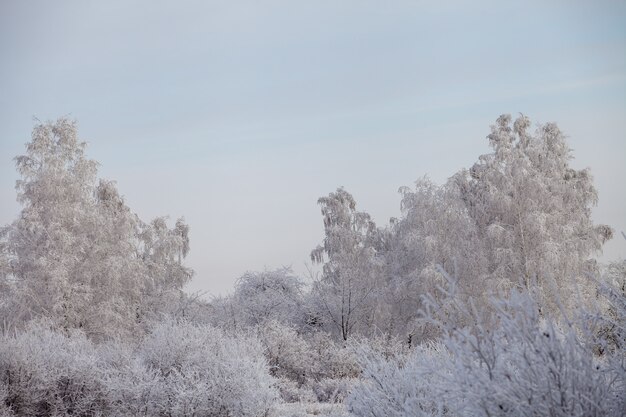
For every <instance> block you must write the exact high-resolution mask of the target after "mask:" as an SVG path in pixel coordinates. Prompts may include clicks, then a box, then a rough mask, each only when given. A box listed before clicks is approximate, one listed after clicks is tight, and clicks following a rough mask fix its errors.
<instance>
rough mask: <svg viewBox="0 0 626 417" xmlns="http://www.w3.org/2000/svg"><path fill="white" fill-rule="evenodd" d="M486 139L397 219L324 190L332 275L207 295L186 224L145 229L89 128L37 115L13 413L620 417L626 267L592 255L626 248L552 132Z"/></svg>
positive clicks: (10, 328)
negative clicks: (618, 245)
mask: <svg viewBox="0 0 626 417" xmlns="http://www.w3.org/2000/svg"><path fill="white" fill-rule="evenodd" d="M485 133H488V136H487V138H486V141H488V143H489V146H490V149H491V151H490V153H487V154H484V155H476V162H475V163H474V164H473V166H471V167H470V168H469V169H462V170H460V171H458V172H456V173H454V172H450V173H449V179H448V180H447V181H446V182H445V183H443V184H436V183H433V182H432V181H430V180H429V179H428V177H423V178H421V179H419V180H417V181H416V182H415V185H414V186H413V187H403V188H401V189H400V198H399V204H400V206H401V213H402V214H401V216H400V217H399V218H394V219H392V220H391V221H390V222H389V224H384V225H376V224H375V223H374V222H373V220H372V219H371V217H370V216H369V215H368V213H367V212H365V211H362V209H361V207H359V206H358V205H357V202H356V201H355V199H354V198H353V196H352V195H351V194H350V192H349V191H348V190H346V189H344V188H337V189H336V190H334V191H333V190H329V191H331V192H329V193H328V195H324V196H321V197H320V198H319V200H318V204H319V208H320V209H321V218H320V227H323V231H324V238H323V241H321V242H319V245H318V246H316V247H314V248H311V249H312V250H311V253H310V259H311V261H312V263H313V264H315V265H319V266H320V267H321V272H320V273H314V272H313V271H312V272H311V274H310V276H298V275H296V274H295V273H294V272H293V271H292V270H290V269H289V268H278V269H266V270H262V271H254V272H247V273H245V274H244V275H242V276H241V277H240V278H239V279H238V281H237V284H236V287H235V288H234V290H233V292H232V293H231V294H230V295H228V296H221V297H215V298H211V299H205V298H203V297H200V296H198V295H197V294H189V293H187V292H185V290H184V286H185V284H186V283H188V282H189V281H190V280H192V279H193V276H194V271H193V270H191V269H190V268H189V267H188V266H186V265H185V257H186V256H187V254H188V253H189V251H190V250H193V249H192V248H193V242H190V239H189V232H190V226H191V227H193V225H187V224H186V223H185V221H184V220H183V219H179V220H177V221H176V222H172V221H170V220H168V218H167V217H159V218H156V219H152V220H148V219H141V218H139V217H138V215H137V214H135V213H134V212H133V209H132V208H131V207H128V206H127V204H126V202H125V200H124V198H123V197H122V196H121V195H120V193H119V192H118V190H117V188H116V182H114V181H112V180H109V179H103V178H99V176H98V162H96V161H94V160H91V159H90V158H89V149H88V148H87V146H86V144H85V143H84V142H83V141H82V140H81V135H80V132H79V129H78V125H77V123H76V122H74V121H72V120H70V119H67V118H60V119H58V120H56V121H54V122H42V123H37V124H36V125H35V127H34V129H33V132H32V138H31V139H30V141H29V142H28V143H27V144H26V148H25V150H24V153H23V154H22V155H19V156H16V157H15V164H16V167H17V171H18V173H19V177H20V179H19V181H18V182H17V185H16V190H17V199H18V201H19V202H20V204H21V207H22V209H21V212H20V213H19V215H18V217H17V218H16V219H15V220H14V221H13V222H12V223H10V224H8V225H6V226H4V227H2V229H0V317H1V319H2V322H1V323H0V324H1V335H0V415H1V416H3V417H9V416H16V417H17V416H20V417H21V416H181V417H182V416H189V417H190V416H232V417H240V416H241V417H243V416H258V417H260V416H267V417H269V416H307V415H327V416H344V417H347V416H362V417H383V416H510V415H513V416H620V415H624V414H625V412H626V394H625V393H626V261H621V262H614V263H610V264H602V263H600V262H598V261H597V260H596V258H597V256H598V255H599V254H600V253H601V251H602V247H603V244H604V243H605V242H606V241H608V240H609V239H622V238H626V236H621V235H620V232H619V231H614V230H612V229H611V228H610V227H608V226H605V225H601V224H594V223H593V222H592V219H591V210H592V208H593V207H594V205H595V204H596V203H597V201H598V194H597V192H596V189H595V188H594V183H593V177H592V173H591V172H590V171H589V170H587V169H584V170H575V169H573V168H571V167H570V161H571V159H572V158H573V153H572V151H571V150H570V148H569V146H568V143H567V141H566V139H565V135H564V133H563V132H561V131H560V130H559V128H558V127H557V125H556V124H553V123H547V124H540V125H535V124H533V123H531V121H530V120H529V118H527V117H526V116H523V115H520V116H519V117H517V118H512V117H511V116H509V115H502V116H500V117H498V118H497V120H496V121H495V122H494V124H493V125H492V126H491V127H490V129H489V127H487V126H486V129H485ZM101 162H104V161H101ZM407 180H408V181H410V179H407ZM251 210H252V209H251Z"/></svg>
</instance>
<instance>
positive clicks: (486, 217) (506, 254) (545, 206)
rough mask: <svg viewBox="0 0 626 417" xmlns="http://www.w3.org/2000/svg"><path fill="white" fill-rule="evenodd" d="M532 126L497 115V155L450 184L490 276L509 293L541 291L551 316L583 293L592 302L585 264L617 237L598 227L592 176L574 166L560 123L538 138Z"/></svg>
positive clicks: (547, 127)
mask: <svg viewBox="0 0 626 417" xmlns="http://www.w3.org/2000/svg"><path fill="white" fill-rule="evenodd" d="M529 127H530V121H529V120H528V118H527V117H525V116H520V117H519V118H517V119H516V120H515V122H514V123H513V125H512V126H511V117H510V116H509V115H503V116H500V118H498V120H497V122H496V124H495V125H494V126H492V129H491V134H490V135H489V136H488V138H489V143H490V145H491V147H492V148H493V153H490V154H486V155H482V156H481V157H480V158H479V162H477V163H476V164H474V166H473V167H472V168H471V169H470V170H468V171H461V172H460V173H458V174H457V175H455V177H454V178H453V179H452V181H453V182H454V184H455V185H456V186H457V187H458V189H459V192H460V194H461V198H462V200H463V202H464V204H465V206H466V207H467V210H468V212H469V215H470V216H471V218H472V219H473V220H474V222H475V224H476V227H477V228H478V233H479V235H480V238H481V240H482V242H483V244H484V247H485V250H486V252H485V256H487V258H488V268H489V270H488V272H489V274H490V275H491V277H493V279H495V280H496V281H497V282H499V283H500V285H502V286H504V287H507V288H510V287H517V288H522V287H523V288H531V287H533V286H535V285H537V286H538V287H539V288H541V295H542V297H543V298H544V302H543V304H544V305H545V306H547V307H550V308H553V309H554V308H555V305H554V300H555V298H556V297H559V298H560V299H562V300H564V302H566V303H567V304H568V305H569V306H570V307H571V306H573V305H574V303H576V302H578V301H579V298H578V295H579V294H581V295H582V296H583V298H585V297H586V298H589V297H592V296H593V294H594V290H593V289H591V288H589V286H588V285H586V284H587V283H588V282H589V280H587V279H586V278H584V277H583V276H584V274H585V273H588V272H593V273H596V272H597V271H596V270H595V269H594V267H593V263H590V262H588V260H589V258H590V256H592V255H594V254H596V253H597V252H598V251H600V250H601V248H602V244H603V243H604V242H605V241H606V240H608V239H610V238H611V237H612V230H611V229H610V228H609V227H607V226H602V225H600V226H596V225H594V224H593V221H592V219H591V208H592V207H593V206H594V205H595V204H596V203H597V192H596V189H595V187H594V186H593V181H592V177H591V174H590V173H589V170H588V169H583V170H574V169H572V168H571V167H570V164H569V163H570V160H571V159H572V154H571V150H570V148H569V147H568V146H567V142H566V141H565V136H564V135H563V133H562V132H561V131H560V130H559V128H558V127H557V126H556V124H554V123H547V124H544V125H541V126H539V127H538V128H537V131H536V132H535V133H534V134H533V133H531V132H530V131H529ZM581 290H582V291H581Z"/></svg>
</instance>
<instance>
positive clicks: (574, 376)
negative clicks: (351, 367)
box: [347, 286, 626, 417]
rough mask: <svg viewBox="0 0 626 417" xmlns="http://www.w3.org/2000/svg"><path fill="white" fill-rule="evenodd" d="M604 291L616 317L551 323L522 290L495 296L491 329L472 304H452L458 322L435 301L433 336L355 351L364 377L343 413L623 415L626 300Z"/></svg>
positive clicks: (625, 400)
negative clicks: (436, 332)
mask: <svg viewBox="0 0 626 417" xmlns="http://www.w3.org/2000/svg"><path fill="white" fill-rule="evenodd" d="M604 293H605V295H606V296H607V298H605V301H608V302H609V304H610V305H611V308H613V309H614V311H615V312H616V314H615V317H621V319H620V320H621V321H618V320H614V319H611V318H604V317H602V316H597V315H593V314H584V315H581V317H579V318H577V320H568V319H567V318H562V320H559V321H558V322H557V321H556V320H554V319H552V318H550V317H547V318H546V317H541V316H540V314H539V310H540V309H539V306H538V305H537V303H536V302H535V301H534V300H533V298H532V297H531V296H530V295H529V294H527V293H524V294H520V293H517V292H513V293H512V294H511V295H510V297H509V298H507V299H502V300H494V301H493V305H492V307H493V310H494V312H495V313H494V314H495V320H496V324H495V326H494V325H492V324H490V323H488V322H487V321H486V320H484V318H483V317H481V316H480V315H479V314H477V312H476V310H475V309H473V308H472V306H471V304H470V305H463V304H456V306H457V308H458V309H459V310H460V311H458V313H460V314H462V315H464V316H465V317H467V318H469V319H470V321H471V322H473V324H472V325H471V326H467V327H463V328H457V327H455V326H454V324H451V323H449V322H447V321H446V320H445V316H443V315H439V314H438V310H437V308H439V309H440V308H441V306H440V305H437V303H434V305H432V306H431V307H433V308H434V309H429V311H430V315H429V318H430V319H432V320H433V321H434V322H435V324H437V325H438V326H440V328H441V330H442V332H443V337H442V339H441V341H440V342H438V343H436V344H431V345H426V346H423V347H417V348H414V349H412V350H410V351H408V352H405V353H403V354H400V355H397V356H393V355H392V356H388V355H387V356H386V355H382V354H380V353H379V352H376V351H374V350H372V349H371V348H370V347H369V346H367V345H365V346H361V347H360V349H359V350H360V352H361V355H360V357H361V364H362V366H363V374H364V378H363V380H362V382H361V383H359V384H358V385H357V386H356V387H355V388H354V389H353V390H352V393H351V395H350V397H349V398H348V400H347V406H348V409H349V410H350V411H351V412H352V413H354V414H355V415H358V416H368V417H375V416H398V417H400V416H509V415H515V416H537V417H539V416H548V415H549V416H563V417H565V416H618V415H623V414H624V412H625V411H626V394H625V393H626V362H625V361H626V344H625V342H626V340H625V339H624V335H626V332H625V330H626V328H625V327H624V317H626V309H625V308H624V296H623V294H620V293H619V292H618V290H616V289H615V288H611V287H607V286H605V287H604ZM439 311H441V310H439ZM606 328H611V332H609V333H610V338H607V337H606V336H607V333H606V332H603V329H606ZM615 341H618V342H617V344H615ZM598 351H602V352H603V353H602V354H601V355H599V354H597V352H598Z"/></svg>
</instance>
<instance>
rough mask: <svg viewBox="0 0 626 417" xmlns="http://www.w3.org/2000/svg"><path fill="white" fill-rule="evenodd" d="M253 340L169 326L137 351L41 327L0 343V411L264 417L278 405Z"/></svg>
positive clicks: (169, 323)
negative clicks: (95, 342)
mask: <svg viewBox="0 0 626 417" xmlns="http://www.w3.org/2000/svg"><path fill="white" fill-rule="evenodd" d="M274 384H275V381H274V378H273V377H271V376H270V375H269V373H268V372H267V363H266V360H265V357H264V356H263V350H262V348H261V345H260V342H259V341H258V340H257V339H256V338H255V337H253V336H237V337H233V336H227V335H225V334H224V332H223V331H221V330H219V329H215V328H211V327H206V326H196V325H193V324H189V323H175V322H173V321H169V320H167V321H165V322H163V323H161V324H159V325H157V326H155V327H154V329H153V330H152V331H151V333H150V334H149V335H148V336H147V337H146V338H145V339H144V340H143V341H142V342H141V343H140V345H139V346H136V347H134V348H133V347H131V346H128V345H126V344H123V343H107V344H102V345H94V344H93V343H92V342H90V341H89V340H88V339H87V338H86V337H85V335H84V333H82V332H79V331H74V332H71V333H70V334H62V333H61V332H59V331H57V330H53V329H50V328H49V327H47V326H46V325H44V324H34V325H31V326H29V327H28V328H27V329H26V330H25V331H24V332H20V333H18V334H17V335H12V336H4V337H3V338H2V339H1V340H0V396H1V397H0V409H3V412H4V413H5V415H16V416H65V415H75V416H93V415H118V416H139V415H142V416H241V417H243V416H264V415H266V414H267V413H268V412H269V410H270V408H271V407H272V405H273V403H274V401H275V400H276V397H277V391H276V389H275V388H274Z"/></svg>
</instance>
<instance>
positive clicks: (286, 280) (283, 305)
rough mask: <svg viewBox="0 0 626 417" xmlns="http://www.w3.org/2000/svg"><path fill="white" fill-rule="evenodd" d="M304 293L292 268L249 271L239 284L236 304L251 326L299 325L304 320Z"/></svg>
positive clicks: (240, 279) (300, 282) (235, 298)
mask: <svg viewBox="0 0 626 417" xmlns="http://www.w3.org/2000/svg"><path fill="white" fill-rule="evenodd" d="M303 290H304V288H303V283H302V281H300V279H299V278H298V277H296V276H295V275H293V273H292V271H291V269H290V268H280V269H276V270H271V271H263V272H247V273H245V274H244V275H243V276H242V277H241V278H239V280H238V281H237V285H236V289H235V294H234V296H233V298H234V300H233V301H234V302H235V303H236V304H237V306H238V310H239V313H240V314H241V316H242V317H241V320H242V321H243V322H244V323H246V324H248V325H255V324H261V323H263V322H266V321H268V320H276V321H280V322H283V323H289V324H296V323H298V324H299V323H301V322H302V321H303V319H304V312H303V300H302V296H303Z"/></svg>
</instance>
